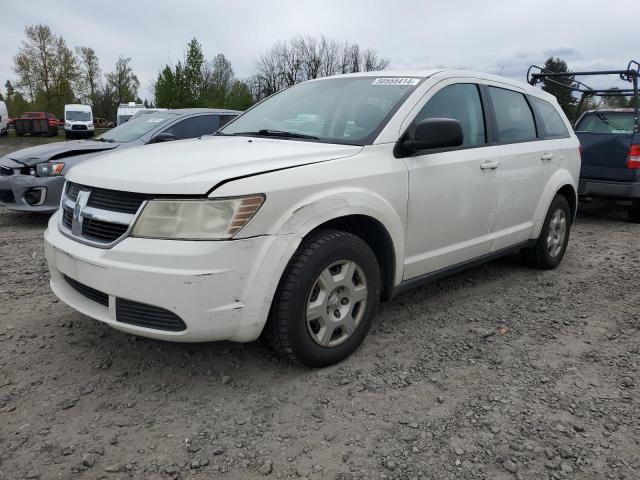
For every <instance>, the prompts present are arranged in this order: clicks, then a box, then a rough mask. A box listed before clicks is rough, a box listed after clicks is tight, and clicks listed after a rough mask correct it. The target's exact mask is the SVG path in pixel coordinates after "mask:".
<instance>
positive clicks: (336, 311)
mask: <svg viewBox="0 0 640 480" xmlns="http://www.w3.org/2000/svg"><path fill="white" fill-rule="evenodd" d="M333 314H334V315H335V317H336V318H340V310H335V311H334V312H333Z"/></svg>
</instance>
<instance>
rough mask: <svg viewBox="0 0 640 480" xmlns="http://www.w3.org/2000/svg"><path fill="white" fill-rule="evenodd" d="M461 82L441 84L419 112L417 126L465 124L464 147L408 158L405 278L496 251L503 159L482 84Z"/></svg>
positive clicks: (419, 105) (430, 92)
mask: <svg viewBox="0 0 640 480" xmlns="http://www.w3.org/2000/svg"><path fill="white" fill-rule="evenodd" d="M459 82H461V81H460V80H458V81H457V82H456V80H447V81H443V82H441V83H439V84H438V85H437V86H435V87H434V88H433V89H432V90H430V91H429V92H428V93H427V95H425V99H426V103H425V99H423V100H422V101H421V102H420V103H419V104H418V105H417V107H416V109H414V111H418V112H419V113H417V115H416V116H415V118H414V120H413V123H412V125H414V124H415V123H417V122H419V121H420V120H423V119H425V118H453V119H456V120H458V121H460V122H461V124H462V129H463V135H464V143H463V145H462V146H460V147H454V148H448V149H441V150H434V151H423V152H418V153H417V154H413V155H411V156H408V157H405V158H404V161H405V163H406V166H407V169H408V174H409V198H408V218H407V241H406V259H405V271H404V279H405V280H408V279H411V278H415V277H418V276H420V275H424V274H428V273H432V272H436V271H438V270H441V269H444V268H446V267H451V266H454V265H457V264H461V263H464V262H466V261H468V260H471V259H474V258H478V257H481V256H483V255H487V254H488V253H489V252H490V247H491V231H492V224H493V221H494V217H495V212H496V208H497V204H498V194H499V180H498V170H499V169H498V167H499V161H498V160H499V159H498V157H497V155H496V154H495V150H494V148H493V147H490V146H488V143H487V134H486V132H487V128H486V120H485V118H484V108H483V105H482V99H481V95H480V90H479V87H478V85H476V84H474V83H459ZM467 82H468V80H467ZM409 128H411V127H409Z"/></svg>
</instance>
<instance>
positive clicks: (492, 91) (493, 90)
mask: <svg viewBox="0 0 640 480" xmlns="http://www.w3.org/2000/svg"><path fill="white" fill-rule="evenodd" d="M489 95H490V97H491V103H492V104H493V109H494V111H495V115H496V133H497V136H498V142H499V143H516V142H526V141H530V140H535V139H536V138H537V134H536V123H535V121H534V119H533V112H532V111H531V108H530V107H529V103H528V102H527V99H526V98H525V96H524V95H523V94H522V93H519V92H514V91H513V90H507V89H505V88H498V87H489Z"/></svg>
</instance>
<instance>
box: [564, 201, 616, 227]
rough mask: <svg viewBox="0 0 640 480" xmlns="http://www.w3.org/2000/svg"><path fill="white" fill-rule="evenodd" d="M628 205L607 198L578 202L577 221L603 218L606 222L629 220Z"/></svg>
mask: <svg viewBox="0 0 640 480" xmlns="http://www.w3.org/2000/svg"><path fill="white" fill-rule="evenodd" d="M627 208H628V207H627V205H625V204H623V203H619V202H611V201H606V200H593V201H591V202H589V203H586V202H581V203H579V204H578V215H577V219H576V221H577V222H580V221H581V220H583V221H591V220H603V221H606V222H627V221H628V216H627Z"/></svg>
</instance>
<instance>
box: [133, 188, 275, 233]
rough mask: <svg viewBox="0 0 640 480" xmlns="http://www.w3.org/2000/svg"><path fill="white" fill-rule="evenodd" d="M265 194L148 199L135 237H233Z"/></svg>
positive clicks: (134, 227) (253, 212)
mask: <svg viewBox="0 0 640 480" xmlns="http://www.w3.org/2000/svg"><path fill="white" fill-rule="evenodd" d="M264 198H265V197H264V195H249V196H246V197H235V198H221V199H206V200H151V201H149V203H147V205H145V207H144V209H143V210H142V212H141V213H140V216H139V217H138V219H137V221H136V223H135V225H134V226H133V231H132V233H131V235H132V236H134V237H143V238H165V239H176V240H223V239H228V238H232V237H233V236H234V235H235V234H236V233H238V232H239V231H240V229H242V227H244V226H245V225H246V224H247V223H248V222H249V220H251V218H253V216H254V215H255V214H256V212H257V211H258V210H259V209H260V207H261V206H262V204H263V203H264Z"/></svg>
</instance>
